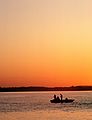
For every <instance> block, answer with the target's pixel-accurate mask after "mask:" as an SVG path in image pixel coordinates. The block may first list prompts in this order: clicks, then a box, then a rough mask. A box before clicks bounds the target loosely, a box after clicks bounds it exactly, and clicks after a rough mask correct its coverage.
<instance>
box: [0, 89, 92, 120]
mask: <svg viewBox="0 0 92 120" xmlns="http://www.w3.org/2000/svg"><path fill="white" fill-rule="evenodd" d="M60 93H61V94H63V97H64V98H66V97H68V98H73V99H75V101H74V102H73V103H63V104H61V103H58V104H54V103H50V99H52V98H53V95H54V94H56V95H58V96H59V94H60ZM0 120H92V91H72V92H71V91H63V92H61V91H58V92H56V91H53V92H5V93H3V92H2V93H0Z"/></svg>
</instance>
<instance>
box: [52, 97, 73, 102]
mask: <svg viewBox="0 0 92 120" xmlns="http://www.w3.org/2000/svg"><path fill="white" fill-rule="evenodd" d="M73 101H74V99H67V98H66V99H63V100H57V99H52V100H50V102H51V103H72V102H73Z"/></svg>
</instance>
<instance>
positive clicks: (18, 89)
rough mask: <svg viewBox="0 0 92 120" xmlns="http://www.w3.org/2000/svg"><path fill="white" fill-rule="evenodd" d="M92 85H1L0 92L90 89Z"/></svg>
mask: <svg viewBox="0 0 92 120" xmlns="http://www.w3.org/2000/svg"><path fill="white" fill-rule="evenodd" d="M89 90H92V86H71V87H33V86H30V87H7V88H4V87H0V92H22V91H89Z"/></svg>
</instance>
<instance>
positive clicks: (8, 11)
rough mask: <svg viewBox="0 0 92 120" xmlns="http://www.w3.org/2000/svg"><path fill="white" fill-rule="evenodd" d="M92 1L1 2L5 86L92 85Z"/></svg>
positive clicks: (0, 80) (0, 71) (0, 63)
mask: <svg viewBox="0 0 92 120" xmlns="http://www.w3.org/2000/svg"><path fill="white" fill-rule="evenodd" d="M91 11H92V1H91V0H77V1H76V0H57V1H56V0H45V1H43V0H39V1H37V0H20V1H14V0H9V1H7V0H4V1H2V0H0V28H1V29H0V86H77V85H92V33H91V32H92V13H91Z"/></svg>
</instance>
